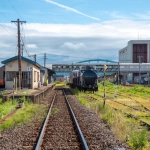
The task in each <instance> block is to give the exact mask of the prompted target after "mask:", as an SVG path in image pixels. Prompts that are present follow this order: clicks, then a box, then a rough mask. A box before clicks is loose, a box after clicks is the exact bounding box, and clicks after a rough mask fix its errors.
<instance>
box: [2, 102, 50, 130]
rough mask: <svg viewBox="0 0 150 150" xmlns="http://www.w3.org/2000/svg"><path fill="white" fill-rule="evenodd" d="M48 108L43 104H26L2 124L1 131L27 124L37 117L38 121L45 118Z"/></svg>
mask: <svg viewBox="0 0 150 150" xmlns="http://www.w3.org/2000/svg"><path fill="white" fill-rule="evenodd" d="M46 107H47V106H45V105H41V104H40V105H38V104H32V103H28V102H25V104H24V106H23V107H22V108H21V109H19V110H18V111H17V112H16V113H15V114H14V115H13V116H12V117H10V118H8V119H7V120H6V121H4V122H3V123H2V124H0V131H3V130H6V129H9V128H11V127H17V126H19V125H23V124H27V123H28V122H29V121H30V120H32V119H33V118H34V117H35V116H37V117H38V119H41V118H43V117H45V115H44V114H45V110H46ZM38 114H43V116H39V115H38Z"/></svg>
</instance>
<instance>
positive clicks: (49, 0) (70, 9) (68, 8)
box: [45, 0, 99, 21]
mask: <svg viewBox="0 0 150 150" xmlns="http://www.w3.org/2000/svg"><path fill="white" fill-rule="evenodd" d="M45 1H46V2H48V3H51V4H54V5H56V6H58V7H61V8H64V9H66V10H69V11H72V12H74V13H77V14H80V15H82V16H85V17H88V18H91V19H94V20H97V21H99V18H96V17H92V16H89V15H86V14H84V13H82V12H80V11H78V10H76V9H74V8H71V7H68V6H65V5H62V4H59V3H56V2H54V1H52V0H45Z"/></svg>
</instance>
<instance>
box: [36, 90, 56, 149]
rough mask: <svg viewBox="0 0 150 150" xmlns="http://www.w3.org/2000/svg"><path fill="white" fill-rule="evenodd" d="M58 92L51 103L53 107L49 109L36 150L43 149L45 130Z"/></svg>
mask: <svg viewBox="0 0 150 150" xmlns="http://www.w3.org/2000/svg"><path fill="white" fill-rule="evenodd" d="M57 92H58V90H57V91H56V93H55V95H54V97H53V100H52V102H51V105H50V107H49V111H48V114H47V117H46V119H45V122H44V125H43V127H42V130H41V133H40V136H39V139H38V142H37V144H36V147H35V150H40V147H41V144H42V141H43V137H44V133H45V128H46V125H47V122H48V119H49V116H50V113H51V109H52V106H53V103H54V100H55V97H56V95H57Z"/></svg>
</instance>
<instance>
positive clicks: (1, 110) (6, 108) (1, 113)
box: [0, 100, 18, 119]
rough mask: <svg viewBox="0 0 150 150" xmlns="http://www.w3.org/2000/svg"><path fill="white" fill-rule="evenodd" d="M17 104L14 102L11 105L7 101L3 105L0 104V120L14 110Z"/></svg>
mask: <svg viewBox="0 0 150 150" xmlns="http://www.w3.org/2000/svg"><path fill="white" fill-rule="evenodd" d="M17 104H18V102H17V101H16V100H14V101H13V103H12V101H7V102H5V103H1V102H0V119H2V118H3V117H5V116H6V115H7V114H9V113H10V112H11V111H13V110H15V107H16V105H17Z"/></svg>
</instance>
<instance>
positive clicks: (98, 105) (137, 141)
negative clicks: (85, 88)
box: [71, 82, 150, 150]
mask: <svg viewBox="0 0 150 150" xmlns="http://www.w3.org/2000/svg"><path fill="white" fill-rule="evenodd" d="M117 88H118V89H117V91H119V92H120V91H122V92H124V93H125V94H133V93H134V94H135V93H136V95H137V92H141V91H147V92H148V91H149V89H146V90H145V89H143V87H142V86H135V87H124V86H117ZM99 90H101V91H103V83H102V82H101V83H99ZM106 90H107V91H114V84H112V83H109V82H106ZM71 91H72V93H73V94H74V95H75V96H76V97H77V98H78V100H79V102H80V103H82V104H83V105H85V106H86V107H89V108H90V109H92V110H93V111H94V112H96V114H97V115H98V116H99V117H100V118H102V119H103V120H104V122H106V123H107V124H108V125H109V127H110V128H111V130H112V131H113V132H114V134H115V135H116V137H117V138H118V139H120V140H121V141H124V142H127V143H128V144H129V145H130V146H131V147H132V148H133V149H135V150H138V149H140V150H143V149H144V148H146V147H147V145H148V137H147V129H145V128H144V129H143V128H141V126H140V123H139V121H137V120H135V119H134V118H128V117H126V116H125V115H124V114H122V113H119V111H116V110H114V109H113V108H111V107H110V106H109V105H106V106H105V107H103V101H101V100H99V101H92V102H90V101H88V100H86V99H85V98H84V96H85V95H86V93H83V92H80V91H79V90H77V89H71ZM98 93H100V91H98ZM101 94H102V93H101ZM106 101H107V100H106ZM106 103H107V102H106ZM139 129H140V130H139ZM137 131H138V132H137ZM149 148H150V147H149ZM149 148H148V149H149ZM148 149H147V150H148Z"/></svg>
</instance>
